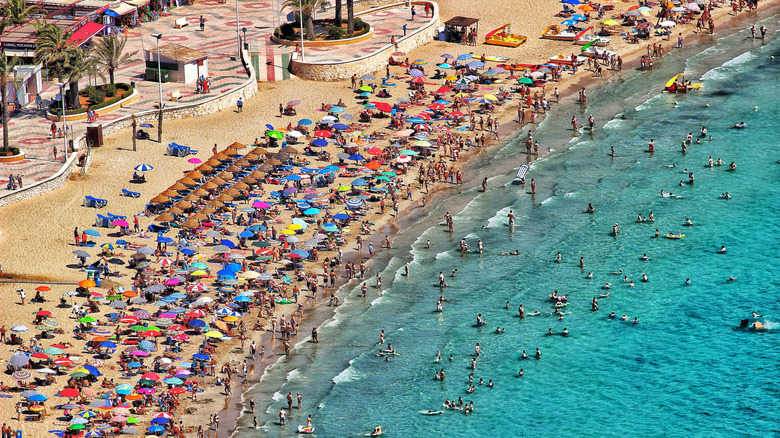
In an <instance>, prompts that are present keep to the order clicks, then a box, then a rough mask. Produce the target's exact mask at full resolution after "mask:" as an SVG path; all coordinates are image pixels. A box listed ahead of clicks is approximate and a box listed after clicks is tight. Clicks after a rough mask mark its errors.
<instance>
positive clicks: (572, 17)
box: [569, 14, 585, 21]
mask: <svg viewBox="0 0 780 438" xmlns="http://www.w3.org/2000/svg"><path fill="white" fill-rule="evenodd" d="M569 18H570V19H572V20H574V21H585V17H584V16H582V15H580V14H577V15H572V16H571V17H569Z"/></svg>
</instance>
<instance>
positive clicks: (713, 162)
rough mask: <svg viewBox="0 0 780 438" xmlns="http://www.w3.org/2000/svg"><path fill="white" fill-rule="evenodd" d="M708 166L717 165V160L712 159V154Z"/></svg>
mask: <svg viewBox="0 0 780 438" xmlns="http://www.w3.org/2000/svg"><path fill="white" fill-rule="evenodd" d="M707 166H709V167H713V166H715V160H713V159H712V155H710V158H709V160H707Z"/></svg>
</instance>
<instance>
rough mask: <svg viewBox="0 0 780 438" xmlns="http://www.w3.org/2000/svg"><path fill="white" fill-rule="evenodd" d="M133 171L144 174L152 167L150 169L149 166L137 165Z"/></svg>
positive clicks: (150, 166)
mask: <svg viewBox="0 0 780 438" xmlns="http://www.w3.org/2000/svg"><path fill="white" fill-rule="evenodd" d="M133 169H135V170H137V171H139V172H146V171H147V170H152V169H154V167H152V165H151V164H139V165H137V166H135V167H134V168H133Z"/></svg>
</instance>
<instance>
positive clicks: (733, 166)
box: [729, 161, 737, 170]
mask: <svg viewBox="0 0 780 438" xmlns="http://www.w3.org/2000/svg"><path fill="white" fill-rule="evenodd" d="M729 170H737V164H736V163H734V162H733V161H732V162H731V164H729Z"/></svg>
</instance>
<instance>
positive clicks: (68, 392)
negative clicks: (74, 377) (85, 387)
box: [59, 388, 79, 398]
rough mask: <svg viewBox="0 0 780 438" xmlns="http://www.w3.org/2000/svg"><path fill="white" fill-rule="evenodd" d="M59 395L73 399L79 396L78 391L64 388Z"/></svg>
mask: <svg viewBox="0 0 780 438" xmlns="http://www.w3.org/2000/svg"><path fill="white" fill-rule="evenodd" d="M59 394H60V396H62V397H68V398H75V397H78V396H79V390H78V389H76V388H65V389H63V390H61V391H60V392H59Z"/></svg>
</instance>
